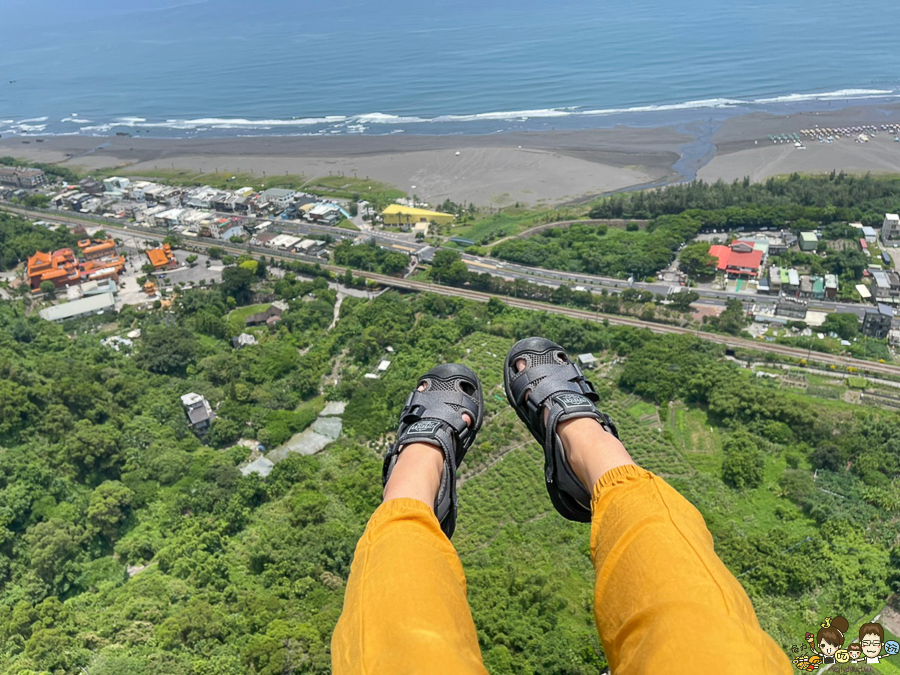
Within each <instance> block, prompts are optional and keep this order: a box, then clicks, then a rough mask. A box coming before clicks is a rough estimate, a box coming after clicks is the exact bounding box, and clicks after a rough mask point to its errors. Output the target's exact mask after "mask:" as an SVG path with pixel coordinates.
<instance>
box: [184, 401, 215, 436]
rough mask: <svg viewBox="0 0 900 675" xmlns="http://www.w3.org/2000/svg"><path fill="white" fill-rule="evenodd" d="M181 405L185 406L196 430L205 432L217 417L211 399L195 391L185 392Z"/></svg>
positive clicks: (189, 419) (191, 423)
mask: <svg viewBox="0 0 900 675" xmlns="http://www.w3.org/2000/svg"><path fill="white" fill-rule="evenodd" d="M181 405H183V406H184V411H185V413H186V414H187V416H188V421H189V422H190V425H191V427H193V429H194V431H198V432H201V433H202V432H205V431H206V430H207V429H209V425H210V424H211V423H212V421H213V420H214V419H215V418H216V414H215V413H214V412H213V409H212V406H210V405H209V401H207V400H206V399H205V398H204V397H203V396H201V395H200V394H196V393H194V392H191V393H189V394H184V395H183V396H182V397H181Z"/></svg>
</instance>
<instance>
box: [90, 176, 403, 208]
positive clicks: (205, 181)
mask: <svg viewBox="0 0 900 675" xmlns="http://www.w3.org/2000/svg"><path fill="white" fill-rule="evenodd" d="M94 173H95V175H101V176H127V177H131V178H147V179H152V180H158V181H160V182H163V183H167V184H169V185H180V186H184V187H190V186H194V185H210V186H212V187H215V188H221V189H232V190H233V189H235V188H240V187H252V188H253V189H254V190H265V189H267V188H274V187H278V188H287V189H291V190H303V191H304V192H309V193H311V194H315V195H320V196H322V197H332V198H335V199H365V200H368V201H370V202H373V203H375V204H377V205H379V206H383V205H386V204H389V203H391V202H393V201H395V200H396V199H399V198H400V197H404V196H405V194H406V193H404V192H403V191H402V190H397V189H395V188H393V187H391V186H389V185H386V184H385V183H380V182H378V181H374V180H368V179H363V178H354V177H351V176H322V177H319V178H315V177H309V176H303V175H301V174H284V175H275V174H272V175H266V176H259V175H257V174H255V173H248V172H245V171H244V172H242V171H230V170H228V169H227V168H223V169H222V170H221V171H214V172H211V173H210V172H202V171H189V170H187V169H143V170H141V171H140V172H130V171H129V170H128V168H127V167H126V168H109V169H100V170H99V171H96V172H94Z"/></svg>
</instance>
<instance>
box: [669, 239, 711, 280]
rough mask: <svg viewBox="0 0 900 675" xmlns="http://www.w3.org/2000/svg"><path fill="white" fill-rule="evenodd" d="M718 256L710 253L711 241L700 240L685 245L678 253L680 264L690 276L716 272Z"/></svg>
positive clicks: (683, 270)
mask: <svg viewBox="0 0 900 675" xmlns="http://www.w3.org/2000/svg"><path fill="white" fill-rule="evenodd" d="M717 263H718V258H716V257H715V256H714V255H710V253H709V242H705V241H698V242H696V243H693V244H688V245H687V246H685V247H684V248H683V249H682V250H681V253H679V254H678V266H679V268H681V271H682V272H684V273H685V274H687V275H688V276H689V277H692V278H696V277H702V276H709V275H710V274H715V271H716V264H717Z"/></svg>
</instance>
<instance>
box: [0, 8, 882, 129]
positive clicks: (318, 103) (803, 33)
mask: <svg viewBox="0 0 900 675" xmlns="http://www.w3.org/2000/svg"><path fill="white" fill-rule="evenodd" d="M898 20H900V3H897V2H896V1H895V0H872V1H871V2H868V3H864V4H863V5H852V4H850V5H848V4H847V3H846V2H842V1H841V2H839V1H838V0H787V1H785V0H777V1H776V0H754V1H752V2H730V3H729V2H721V1H717V2H713V1H711V0H605V1H597V0H593V1H591V0H555V1H553V2H547V1H539V0H517V2H490V1H485V0H453V1H449V0H431V2H428V3H422V2H413V1H412V0H332V1H330V2H309V1H306V2H303V1H300V2H297V1H296V0H261V1H260V2H256V3H247V2H238V1H237V0H214V1H213V0H195V1H181V2H179V1H178V0H138V1H137V2H134V3H129V2H122V1H121V0H115V1H114V0H80V1H79V2H74V3H73V2H71V1H70V0H44V1H43V2H34V0H3V2H2V3H0V135H2V136H4V137H7V136H9V135H25V136H45V135H51V134H87V135H97V136H104V135H106V136H108V135H113V134H116V133H128V134H131V135H134V136H149V137H213V136H235V135H300V134H310V135H328V134H399V133H406V134H468V133H475V134H482V133H498V132H505V131H523V130H524V131H540V130H548V129H579V128H593V127H611V126H614V125H617V124H628V125H633V126H658V125H669V124H673V123H678V122H691V121H694V120H716V119H722V118H724V117H727V116H729V115H734V114H740V113H745V112H749V111H754V110H763V111H768V112H782V111H784V112H789V111H794V110H801V109H823V108H828V107H837V106H847V105H853V104H859V103H863V102H869V103H872V102H874V103H878V102H879V101H885V102H891V101H897V100H898V99H900V49H897V37H896V26H897V25H898V23H900V22H898Z"/></svg>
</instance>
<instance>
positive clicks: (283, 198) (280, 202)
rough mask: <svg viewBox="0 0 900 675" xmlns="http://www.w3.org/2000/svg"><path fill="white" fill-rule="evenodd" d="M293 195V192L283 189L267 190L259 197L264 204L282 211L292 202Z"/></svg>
mask: <svg viewBox="0 0 900 675" xmlns="http://www.w3.org/2000/svg"><path fill="white" fill-rule="evenodd" d="M295 194H296V193H295V192H294V191H293V190H285V189H283V188H269V189H268V190H266V191H265V192H263V193H262V194H261V195H260V199H261V200H262V201H264V202H268V203H269V204H274V205H275V206H279V207H281V208H283V209H284V208H287V207H288V206H289V205H290V203H291V202H292V201H294V195H295Z"/></svg>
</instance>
